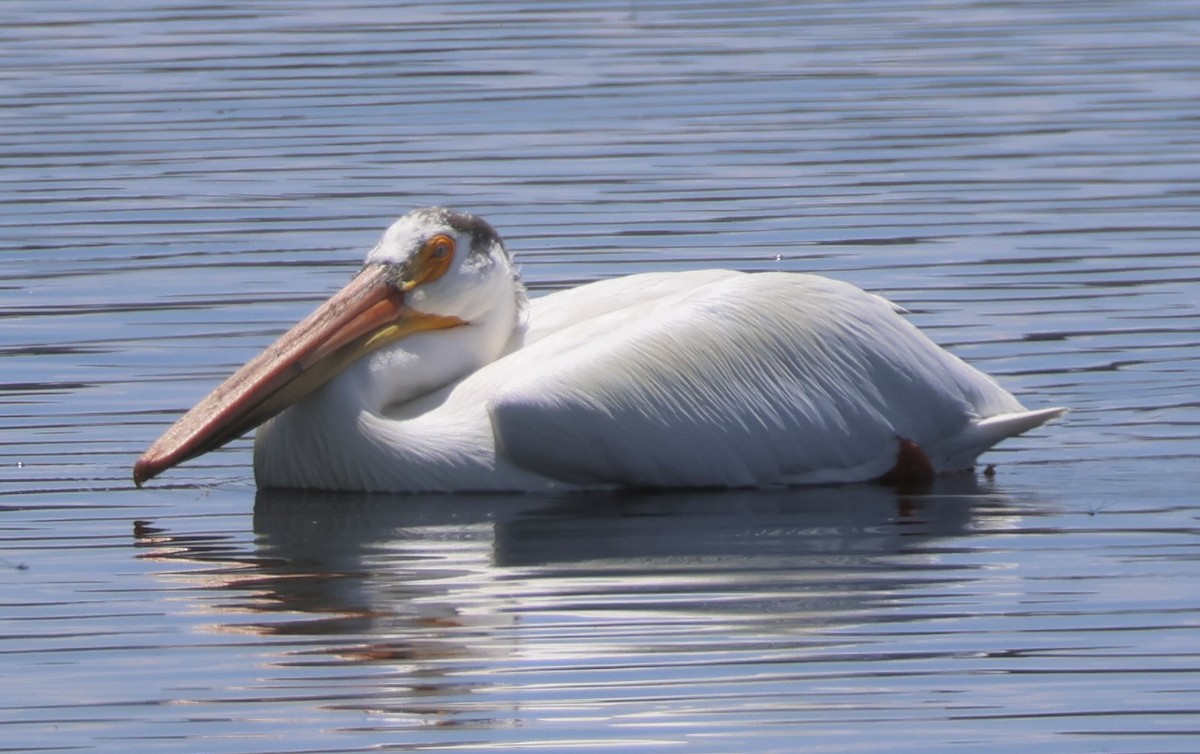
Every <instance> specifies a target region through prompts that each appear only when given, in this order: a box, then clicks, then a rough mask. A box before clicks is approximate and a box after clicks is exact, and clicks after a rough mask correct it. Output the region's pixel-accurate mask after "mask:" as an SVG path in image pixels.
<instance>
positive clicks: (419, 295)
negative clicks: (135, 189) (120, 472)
mask: <svg viewBox="0 0 1200 754" xmlns="http://www.w3.org/2000/svg"><path fill="white" fill-rule="evenodd" d="M523 301H524V291H523V290H522V288H521V284H520V282H519V280H518V278H517V275H516V271H515V269H514V267H513V264H512V261H511V259H510V258H509V256H508V252H507V251H506V250H505V248H504V243H503V242H502V241H501V240H500V236H499V234H497V233H496V231H495V229H494V228H492V226H491V225H489V224H488V223H487V222H486V221H485V220H483V219H482V218H479V217H475V216H474V215H469V214H466V213H464V212H457V211H455V210H451V209H445V208H440V207H435V208H427V209H419V210H415V211H413V212H410V213H409V214H407V215H405V216H404V217H402V218H400V219H399V220H397V221H396V222H395V223H393V224H392V226H391V227H390V228H388V229H387V231H386V232H384V234H383V238H382V239H380V241H379V243H378V244H377V245H376V246H375V248H374V249H372V250H371V252H370V253H369V254H368V255H367V259H366V263H365V264H364V265H363V268H362V270H361V271H360V272H359V273H358V274H357V275H356V276H355V277H354V278H353V279H352V280H351V281H350V282H349V283H348V284H347V285H346V287H345V288H343V289H342V290H340V291H338V292H337V293H335V294H334V295H333V297H331V298H330V299H329V300H328V301H326V302H325V303H323V304H322V305H321V306H320V307H318V308H317V310H316V311H314V312H313V313H312V314H310V315H309V316H308V317H306V318H305V319H304V320H303V321H301V322H300V323H299V324H297V325H296V326H295V327H293V328H292V329H291V330H289V331H288V332H286V333H284V335H282V336H281V337H280V338H279V340H277V341H276V342H275V343H274V344H273V345H272V346H270V347H269V348H268V349H267V350H266V351H264V352H263V353H261V354H259V355H258V356H257V357H255V358H254V359H252V360H251V361H250V362H248V363H247V364H246V365H245V366H243V367H242V368H241V369H239V370H238V371H237V372H235V373H234V374H233V376H231V377H230V378H229V379H227V380H226V381H225V382H223V383H222V384H221V385H220V386H218V387H217V388H216V389H215V390H213V392H211V393H210V394H209V395H208V396H207V397H205V398H204V399H203V400H201V401H200V402H199V403H197V404H196V405H195V406H194V407H193V408H192V409H191V410H190V411H188V412H187V413H186V414H184V415H183V417H182V418H180V419H179V421H177V422H176V423H175V424H174V425H172V426H171V428H170V429H168V430H167V431H166V432H165V433H163V435H162V437H160V438H159V439H158V440H157V441H156V442H155V443H154V444H153V445H151V446H150V448H149V449H148V450H147V451H146V452H145V453H143V454H142V457H141V458H140V459H138V461H137V463H136V464H134V467H133V479H134V482H135V483H137V484H138V485H139V486H140V485H141V484H142V483H143V482H145V481H146V480H148V479H150V478H152V477H154V476H156V475H158V474H160V473H162V472H163V471H165V470H167V469H169V468H171V467H172V466H175V465H176V464H179V463H182V462H183V461H186V460H187V459H189V458H194V457H195V456H198V455H201V454H203V453H207V452H208V451H210V450H215V449H216V448H219V447H220V446H222V445H224V444H225V443H227V442H229V441H230V440H233V439H234V438H236V437H239V436H241V435H242V434H244V433H246V432H248V431H249V430H251V429H253V428H254V427H256V426H258V425H259V424H262V423H263V422H265V421H267V420H268V419H270V418H271V417H273V416H275V415H276V414H278V413H279V412H281V411H283V410H284V409H286V408H287V407H288V406H290V405H292V404H294V403H296V402H297V401H299V400H301V399H302V398H304V397H305V396H307V395H309V394H310V393H312V392H313V391H314V390H316V389H317V388H319V387H320V386H322V385H324V384H325V383H326V382H328V381H329V380H330V379H332V378H333V377H334V376H336V375H337V374H338V373H339V372H341V371H342V370H343V369H345V368H346V367H347V366H348V365H349V364H351V363H353V362H355V361H357V360H358V359H360V358H362V357H363V356H365V355H367V354H369V353H372V352H374V351H376V350H378V349H379V348H381V347H383V346H386V345H388V344H391V343H395V342H396V341H399V340H400V339H402V338H404V337H406V336H409V335H412V334H414V333H420V332H430V331H436V330H448V329H452V328H461V327H467V326H472V325H481V326H483V325H487V324H491V323H493V322H494V320H496V318H497V317H499V318H505V317H507V318H509V319H511V318H512V317H513V313H514V312H515V311H517V309H518V308H519V307H520V304H521V302H523ZM501 324H502V325H504V326H505V327H510V328H511V326H512V324H514V323H503V322H502V323H501Z"/></svg>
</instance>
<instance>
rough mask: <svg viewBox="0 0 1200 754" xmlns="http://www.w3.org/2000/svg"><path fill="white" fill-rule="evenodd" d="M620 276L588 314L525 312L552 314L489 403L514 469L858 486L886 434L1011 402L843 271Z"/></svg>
mask: <svg viewBox="0 0 1200 754" xmlns="http://www.w3.org/2000/svg"><path fill="white" fill-rule="evenodd" d="M621 280H622V281H625V282H624V286H627V287H622V288H620V289H616V288H614V289H613V290H609V291H607V292H605V291H599V293H600V294H602V296H607V297H608V299H607V303H603V302H601V301H599V300H596V301H593V305H592V308H591V309H590V310H589V313H588V316H586V317H568V316H566V315H565V314H563V312H566V311H576V312H578V311H580V309H579V307H580V305H581V304H586V303H587V302H580V301H574V302H572V301H567V300H566V299H565V298H564V299H563V300H562V301H561V302H556V301H553V297H549V299H548V300H547V302H546V303H545V305H544V306H543V310H542V311H541V312H539V311H538V310H537V309H535V310H534V322H535V325H536V323H537V322H544V323H549V322H555V323H556V324H555V325H554V326H543V327H542V329H540V330H533V331H532V332H533V334H534V335H535V337H533V338H531V341H532V342H530V343H528V344H527V345H526V347H525V348H524V349H522V352H521V353H520V356H521V358H520V362H521V363H523V364H525V365H526V366H527V368H525V369H521V370H516V371H514V372H513V373H512V374H511V376H510V378H509V379H507V380H506V381H505V383H504V386H503V387H502V388H501V389H500V391H499V392H498V393H497V394H495V395H494V396H492V398H491V400H490V404H489V411H490V414H491V418H492V423H493V428H494V431H495V435H496V441H497V451H498V452H499V453H502V454H503V455H504V456H505V457H506V458H507V459H509V460H511V461H512V462H514V463H515V464H517V465H518V466H521V467H523V468H526V469H528V470H530V471H534V472H536V473H539V474H544V475H546V476H549V477H553V478H557V479H560V480H563V481H567V482H574V483H583V484H614V483H615V484H622V485H633V486H733V487H738V486H754V485H762V484H770V483H784V482H796V481H820V482H830V481H854V480H859V479H863V478H869V477H871V476H876V475H878V474H882V473H884V472H885V471H886V470H887V469H888V468H889V467H890V465H891V463H892V462H894V459H895V450H896V438H897V437H898V436H903V437H906V438H909V439H913V440H915V441H917V442H918V443H922V444H924V443H934V442H937V441H944V439H945V438H947V437H953V436H956V435H959V434H961V433H963V432H964V431H966V430H967V429H968V428H969V427H970V426H972V425H973V423H974V422H976V421H977V420H978V419H980V418H981V417H986V416H991V415H997V414H1005V413H1016V412H1022V411H1024V409H1023V408H1022V407H1021V406H1020V404H1019V403H1018V402H1017V401H1016V400H1015V399H1014V398H1013V397H1012V396H1011V395H1009V394H1008V393H1007V392H1006V391H1004V390H1003V389H1002V388H1000V387H999V386H998V385H996V383H995V382H994V381H992V380H991V379H990V378H988V377H987V376H985V375H983V374H982V373H980V372H978V371H976V370H975V369H973V368H971V367H969V366H968V365H966V364H964V363H963V362H962V361H960V360H958V359H957V358H955V357H954V356H952V355H950V354H949V353H947V352H946V351H944V350H942V349H941V348H939V347H938V346H936V345H935V344H933V343H932V342H931V341H929V340H928V338H926V337H925V336H924V335H923V334H921V333H920V332H919V331H918V330H917V329H916V328H915V327H913V326H912V325H911V324H909V323H908V322H906V321H905V320H904V319H903V318H902V317H901V316H899V314H898V313H897V311H896V308H895V307H894V306H893V305H892V304H891V303H889V302H888V301H886V300H885V299H882V298H880V297H878V296H875V295H872V294H868V293H866V292H864V291H861V290H859V289H858V288H855V287H854V286H851V285H848V284H845V283H839V282H837V281H833V280H828V279H826V278H821V277H815V276H809V275H796V274H779V273H758V274H743V273H723V274H721V275H719V276H713V275H708V276H707V277H701V276H691V277H689V276H688V275H679V274H675V275H671V276H669V278H668V276H655V275H647V276H633V277H631V278H623V279H621ZM668 281H669V282H668ZM595 287H596V286H588V288H595ZM594 293H595V292H594ZM626 294H628V295H626ZM560 306H561V307H562V308H561V309H560V308H559V307H560ZM556 317H557V319H556ZM514 355H516V354H514Z"/></svg>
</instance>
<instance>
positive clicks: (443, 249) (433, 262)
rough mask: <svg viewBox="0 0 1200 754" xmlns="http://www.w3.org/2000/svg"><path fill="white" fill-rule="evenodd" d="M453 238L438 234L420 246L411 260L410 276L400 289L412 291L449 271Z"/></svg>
mask: <svg viewBox="0 0 1200 754" xmlns="http://www.w3.org/2000/svg"><path fill="white" fill-rule="evenodd" d="M455 245H456V244H455V240H454V236H448V235H446V234H445V233H438V234H437V235H436V236H432V237H431V238H430V239H429V240H428V241H426V242H425V243H423V244H422V245H421V250H420V251H419V252H418V253H417V256H416V258H415V259H413V261H412V263H411V266H410V268H409V269H410V270H411V275H410V276H409V277H408V279H407V280H405V281H404V284H403V286H402V288H403V289H404V290H412V289H413V288H415V287H417V286H418V285H420V284H422V283H428V282H430V281H433V280H437V279H438V278H440V277H441V276H442V275H445V274H446V270H449V269H450V263H451V262H453V261H454V248H455Z"/></svg>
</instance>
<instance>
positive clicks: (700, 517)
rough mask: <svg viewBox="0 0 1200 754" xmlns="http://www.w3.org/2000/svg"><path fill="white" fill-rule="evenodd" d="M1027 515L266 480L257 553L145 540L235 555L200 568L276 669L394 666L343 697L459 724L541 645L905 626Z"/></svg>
mask: <svg viewBox="0 0 1200 754" xmlns="http://www.w3.org/2000/svg"><path fill="white" fill-rule="evenodd" d="M1020 513H1021V511H1020V510H1019V509H1017V508H1015V507H1013V506H1012V505H1011V504H1010V503H1009V502H1008V501H1006V499H1005V496H1004V495H1003V494H1001V493H1000V492H998V491H997V490H996V489H995V488H994V485H993V484H992V483H991V482H983V483H979V482H977V481H976V480H975V479H974V478H973V477H970V476H966V477H957V478H949V479H944V480H939V481H938V482H937V483H936V484H935V485H934V486H933V487H932V488H930V489H929V490H927V491H925V492H922V493H920V494H905V493H900V492H897V491H896V490H894V489H891V488H888V487H881V486H847V487H833V488H823V489H788V490H775V491H755V492H749V491H746V492H738V491H724V492H707V493H702V492H678V493H658V494H587V495H584V494H572V495H567V496H562V497H546V496H529V495H523V496H497V495H487V496H463V495H454V496H446V495H432V496H406V497H393V496H379V495H341V494H323V493H312V492H260V493H259V494H258V497H257V500H256V504H255V509H254V529H255V543H254V547H253V552H235V551H233V550H232V549H231V548H230V547H228V546H221V545H220V543H219V542H214V541H212V540H209V541H203V538H202V537H196V536H192V537H190V538H187V537H174V538H173V537H172V536H171V535H169V534H167V533H164V532H158V533H156V534H147V535H146V536H145V537H144V539H143V541H142V544H143V545H144V546H145V547H147V548H148V550H149V552H148V553H147V556H149V557H164V558H170V559H180V558H183V559H189V560H192V559H194V560H202V561H204V562H206V563H208V564H209V565H210V566H211V565H214V564H217V565H218V567H217V568H216V569H212V568H209V569H206V570H205V571H204V572H203V574H202V575H200V574H198V575H197V578H202V579H204V586H206V587H220V589H219V592H218V594H219V597H218V598H217V599H209V600H207V602H209V604H207V605H205V606H203V609H206V610H208V611H215V612H217V613H220V614H222V615H223V617H222V618H221V620H220V621H219V625H220V629H221V630H225V631H236V632H239V633H252V634H258V635H265V636H270V637H272V641H271V642H270V644H269V651H270V653H271V655H272V656H271V657H270V658H269V659H267V661H266V664H268V665H274V666H286V667H296V666H308V667H315V666H324V667H326V668H327V669H335V668H338V667H343V668H345V667H358V668H362V667H366V666H374V667H376V668H379V667H381V666H382V667H388V668H391V669H392V670H393V671H398V672H399V673H400V674H401V675H402V676H403V681H402V682H401V681H400V679H397V678H392V679H391V680H389V682H388V683H387V684H385V685H381V686H380V687H378V688H374V689H371V690H364V689H360V690H359V691H358V692H356V697H355V699H354V700H349V699H347V700H344V703H345V704H349V705H350V706H352V707H354V708H357V709H370V710H372V711H381V712H388V713H395V714H401V713H402V714H404V715H413V714H417V715H429V714H436V715H437V716H438V719H439V720H440V721H442V722H449V720H450V719H452V718H453V717H454V716H453V715H450V716H449V718H447V715H446V713H447V712H448V711H450V710H453V709H458V708H460V707H461V705H462V704H464V703H465V702H462V701H461V700H462V699H465V698H466V697H464V696H462V695H464V694H468V693H469V694H470V695H473V696H472V697H471V698H474V699H477V698H478V697H477V696H476V695H478V694H479V692H480V691H481V689H484V688H486V687H488V686H489V685H494V684H503V683H505V681H504V680H503V679H504V677H505V673H506V672H516V669H518V668H520V669H521V672H528V668H529V667H530V664H531V663H532V664H534V665H535V666H536V665H537V664H538V663H539V661H541V662H545V663H547V667H554V668H556V669H558V670H560V671H561V670H562V669H563V667H564V664H566V665H567V666H570V665H571V664H575V665H576V666H578V667H595V666H596V663H602V664H604V663H620V662H623V661H628V662H634V661H635V660H636V661H637V662H641V663H645V662H654V661H655V660H654V658H651V657H646V656H643V657H637V658H635V656H634V655H636V654H637V653H646V652H651V651H658V652H668V653H669V652H671V651H672V650H671V647H672V646H676V647H678V646H679V642H685V641H694V640H700V641H703V642H704V643H705V644H706V646H717V645H720V644H721V642H728V643H729V644H730V646H735V645H736V646H741V647H742V648H743V649H744V648H745V646H746V642H747V641H751V642H753V641H759V640H761V641H764V642H767V643H768V644H769V645H770V646H771V648H772V649H771V651H772V652H775V653H778V652H779V651H780V647H781V646H784V645H786V647H788V648H789V649H788V651H790V652H792V653H793V655H794V653H795V652H804V651H815V650H816V649H817V648H821V647H827V646H829V645H830V643H831V642H833V641H837V639H836V638H833V637H831V632H835V631H836V630H838V629H839V628H840V627H845V626H852V625H858V624H864V623H871V622H876V621H883V620H886V621H897V620H904V618H903V615H902V613H903V611H902V610H901V611H900V613H901V614H898V613H897V609H896V606H897V604H898V603H901V604H902V603H903V601H904V599H905V595H906V594H916V595H918V597H917V599H920V597H919V595H920V594H921V593H924V592H925V591H926V590H927V589H928V588H930V587H932V586H933V585H934V584H936V583H945V582H950V581H954V580H962V579H969V578H974V577H973V576H972V575H971V573H970V570H969V569H964V568H962V567H950V566H947V565H945V564H943V563H940V562H939V560H940V557H941V555H942V554H943V553H945V552H950V551H953V550H954V549H955V548H956V547H958V545H955V544H954V543H953V542H952V540H954V539H955V538H962V537H965V536H967V535H969V534H970V533H971V532H972V531H975V530H980V529H983V530H991V531H994V530H995V529H996V528H997V527H1000V526H1006V525H1011V523H1012V521H1013V520H1014V518H1015V517H1016V516H1018V515H1020ZM174 576H178V574H174ZM231 593H232V594H234V595H236V596H235V598H234V599H232V600H230V598H229V596H230V594H231ZM248 615H249V616H252V617H251V618H250V619H249V620H247V616H248ZM283 637H288V638H289V639H290V641H286V642H285V643H284V645H283V646H282V647H281V646H280V644H279V640H280V639H281V638H283ZM689 637H690V638H689ZM747 637H750V638H749V639H747ZM766 637H770V638H769V640H768V638H766ZM781 642H782V643H783V644H782V645H781ZM650 647H657V649H655V650H651V649H650ZM689 651H694V646H693V647H692V648H691V649H689ZM360 680H361V678H360ZM314 682H316V681H314ZM509 682H511V679H510V681H509ZM454 698H457V699H459V701H458V702H454V701H452V700H453V699H454ZM472 703H474V702H472ZM456 705H457V706H456ZM492 712H498V710H492ZM472 719H475V718H472Z"/></svg>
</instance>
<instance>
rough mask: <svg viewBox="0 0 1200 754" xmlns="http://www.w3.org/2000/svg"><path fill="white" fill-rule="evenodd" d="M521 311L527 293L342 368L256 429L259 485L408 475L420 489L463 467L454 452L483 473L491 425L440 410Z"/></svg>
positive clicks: (499, 349) (386, 481)
mask: <svg viewBox="0 0 1200 754" xmlns="http://www.w3.org/2000/svg"><path fill="white" fill-rule="evenodd" d="M522 316H523V298H522V297H518V296H513V297H511V298H509V299H506V301H505V302H504V303H501V304H498V305H497V307H496V308H494V309H493V310H492V311H491V312H489V314H488V316H486V317H482V318H480V319H478V320H476V321H474V322H471V323H469V324H467V325H462V326H459V327H452V328H448V329H445V330H433V331H427V332H420V333H415V334H413V335H409V336H407V337H405V338H403V339H401V340H399V341H396V342H395V343H392V344H390V345H387V346H384V347H382V348H380V349H378V350H376V351H374V352H372V353H371V354H368V355H367V356H365V357H363V358H362V359H359V360H358V361H356V362H354V363H353V364H351V365H350V366H348V367H346V369H345V370H343V371H342V372H341V374H339V375H337V376H336V377H334V378H333V379H332V380H330V381H329V382H328V383H326V384H325V385H324V386H323V387H321V388H320V389H318V390H316V391H314V392H313V393H312V394H311V395H309V396H308V397H306V398H304V399H303V400H302V401H300V402H299V403H297V404H295V405H294V406H292V407H291V408H289V409H287V410H286V411H284V412H283V413H281V414H280V415H279V416H277V417H275V418H274V419H272V420H271V421H270V422H268V423H266V424H264V425H263V426H262V427H261V428H260V429H259V432H258V435H257V436H256V438H255V443H254V450H255V459H254V467H255V475H256V476H257V477H258V481H259V484H260V485H261V486H267V487H316V488H324V489H341V490H350V489H405V488H406V487H407V485H408V483H409V480H411V482H412V487H411V488H412V489H414V490H417V489H438V488H439V485H441V486H442V488H446V489H448V488H449V486H447V485H449V482H448V481H445V480H444V479H443V477H449V476H450V475H453V474H460V473H462V469H461V468H458V469H455V468H451V467H450V466H449V465H448V464H449V463H455V464H458V465H459V466H461V464H462V462H461V460H459V461H455V460H454V459H462V458H464V457H469V458H472V459H473V461H472V463H473V464H475V465H477V466H478V467H479V469H480V471H481V472H483V471H486V470H487V469H488V468H490V467H492V466H493V465H494V463H495V450H494V447H493V438H492V435H491V431H490V429H487V431H486V432H484V431H482V430H483V429H485V428H483V427H482V426H481V427H477V428H475V429H477V430H479V431H474V432H469V433H465V434H464V433H463V432H462V431H461V428H462V425H463V421H462V420H463V417H458V416H445V417H443V416H442V414H441V413H437V412H442V413H446V412H448V411H449V409H445V408H443V407H442V406H441V403H442V399H443V398H444V396H445V394H446V390H447V388H448V387H449V386H452V385H454V384H455V383H457V382H458V381H459V380H461V379H462V378H464V377H466V376H467V375H470V374H471V373H473V372H475V371H476V370H478V369H480V368H481V367H483V366H485V365H486V364H489V363H491V362H492V361H495V360H496V359H498V358H500V357H501V356H503V355H504V354H505V353H506V352H507V351H508V349H509V345H510V341H511V340H512V339H513V338H514V337H516V338H519V337H520V336H519V333H520V332H521V331H522V329H523V328H522V326H521V318H522ZM476 423H479V422H472V423H470V424H471V426H472V427H473V426H474V424H476ZM464 443H465V444H466V445H467V446H468V447H463V445H464ZM443 466H445V468H443ZM397 480H399V481H397Z"/></svg>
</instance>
